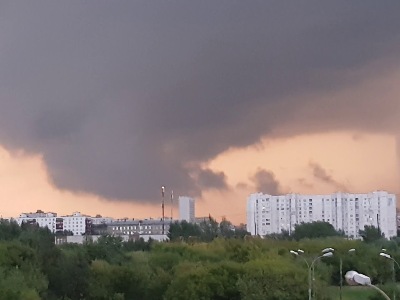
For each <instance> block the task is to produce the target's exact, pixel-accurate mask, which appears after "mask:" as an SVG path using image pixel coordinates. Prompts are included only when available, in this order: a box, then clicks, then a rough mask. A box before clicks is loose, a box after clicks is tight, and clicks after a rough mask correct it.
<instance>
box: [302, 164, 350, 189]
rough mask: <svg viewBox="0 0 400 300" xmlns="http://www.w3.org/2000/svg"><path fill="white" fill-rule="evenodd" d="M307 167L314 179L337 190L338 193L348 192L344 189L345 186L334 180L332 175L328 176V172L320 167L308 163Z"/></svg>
mask: <svg viewBox="0 0 400 300" xmlns="http://www.w3.org/2000/svg"><path fill="white" fill-rule="evenodd" d="M309 166H310V168H311V170H312V173H313V175H314V177H315V178H317V179H319V180H321V181H323V182H325V183H326V184H329V185H331V186H333V187H335V188H337V189H338V191H340V192H348V188H347V187H346V185H344V184H343V183H340V182H338V181H337V180H335V179H334V178H333V177H332V175H330V174H329V173H328V171H327V170H326V169H324V168H323V167H322V166H321V165H319V164H317V163H314V162H310V164H309Z"/></svg>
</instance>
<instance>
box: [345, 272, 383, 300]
mask: <svg viewBox="0 0 400 300" xmlns="http://www.w3.org/2000/svg"><path fill="white" fill-rule="evenodd" d="M344 277H345V279H346V281H347V283H348V284H349V285H364V286H368V287H371V288H373V289H375V290H377V291H378V292H379V293H381V295H382V296H383V297H385V299H386V300H390V298H389V296H388V295H386V293H385V292H384V291H382V290H381V289H380V288H378V287H377V286H375V285H373V284H372V283H371V278H369V277H368V276H366V275H364V274H360V273H358V272H356V271H348V272H347V273H346V275H344Z"/></svg>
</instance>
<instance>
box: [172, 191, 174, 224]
mask: <svg viewBox="0 0 400 300" xmlns="http://www.w3.org/2000/svg"><path fill="white" fill-rule="evenodd" d="M173 207H174V191H173V190H172V191H171V223H172V222H173Z"/></svg>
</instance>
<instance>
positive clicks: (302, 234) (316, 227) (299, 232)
mask: <svg viewBox="0 0 400 300" xmlns="http://www.w3.org/2000/svg"><path fill="white" fill-rule="evenodd" d="M340 235H343V234H342V233H341V232H338V231H336V230H335V228H334V227H333V226H332V224H330V223H328V222H320V221H316V222H312V223H302V224H299V225H296V226H295V230H294V232H293V235H292V237H293V238H294V239H295V240H301V239H305V238H308V239H315V238H324V237H330V236H340Z"/></svg>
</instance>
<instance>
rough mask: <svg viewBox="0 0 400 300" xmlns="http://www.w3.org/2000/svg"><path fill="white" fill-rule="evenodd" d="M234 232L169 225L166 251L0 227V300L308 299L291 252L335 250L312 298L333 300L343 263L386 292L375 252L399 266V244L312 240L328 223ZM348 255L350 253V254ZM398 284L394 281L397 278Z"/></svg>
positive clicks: (300, 265)
mask: <svg viewBox="0 0 400 300" xmlns="http://www.w3.org/2000/svg"><path fill="white" fill-rule="evenodd" d="M231 225H232V224H230V222H229V221H227V220H223V221H222V222H221V223H218V222H216V221H215V220H212V219H211V220H207V221H206V222H204V224H199V225H195V224H188V223H185V222H181V223H179V222H178V223H174V224H172V226H171V231H170V232H169V236H170V239H171V240H170V241H169V242H163V243H161V242H156V241H152V240H149V241H148V242H145V241H144V240H143V239H139V240H137V241H129V242H123V241H122V240H121V239H120V238H118V237H113V236H107V235H105V236H103V237H101V238H100V239H99V240H98V241H97V242H96V243H92V242H88V243H86V244H83V245H75V244H65V245H61V246H56V245H55V244H54V235H53V234H52V233H51V232H50V231H49V230H48V229H44V228H39V227H37V226H34V225H22V226H21V227H20V226H18V224H16V223H14V222H9V221H5V220H2V221H0V299H10V300H13V299H24V300H36V299H48V300H61V299H63V300H68V299H71V300H72V299H73V300H76V299H86V300H97V299H98V300H123V299H125V300H128V299H129V300H135V299H151V300H157V299H160V300H161V299H163V300H172V299H174V300H175V299H176V300H180V299H182V300H183V299H185V300H186V299H191V300H196V299H199V300H200V299H216V300H224V299H226V300H228V299H229V300H235V299H237V300H239V299H244V300H258V299H260V300H261V299H263V300H264V299H267V300H268V299H271V300H272V299H282V300H285V299H287V300H289V299H291V300H297V299H298V300H300V299H306V298H307V282H308V281H307V280H308V270H307V268H306V267H305V264H304V262H303V260H301V259H298V258H296V257H293V256H292V255H291V254H290V250H296V249H299V248H300V249H303V250H304V252H305V253H304V258H305V259H306V260H311V259H313V258H315V257H316V256H317V255H319V253H320V251H321V250H322V249H323V248H326V247H333V248H335V255H334V256H333V257H331V258H326V259H323V260H322V261H321V262H320V263H319V264H318V265H317V267H316V270H315V296H316V297H315V299H330V295H329V292H328V289H327V287H328V286H332V285H338V284H339V279H340V278H339V259H340V257H341V258H342V261H343V271H344V272H346V271H347V270H351V269H355V270H357V271H359V272H361V273H364V274H367V275H368V276H370V277H371V278H372V280H373V282H374V283H377V284H383V285H384V284H389V283H390V282H391V274H392V273H391V268H390V262H388V261H387V260H385V259H384V258H382V257H379V251H380V250H381V248H386V250H387V251H388V253H390V254H391V255H392V256H393V258H395V259H396V260H398V259H400V250H399V245H400V241H399V240H397V239H394V240H391V241H388V240H385V239H382V238H381V236H380V237H378V238H377V239H372V240H368V242H367V241H366V240H365V241H355V240H347V239H346V238H344V237H343V236H341V235H340V234H335V235H330V236H329V235H328V236H325V235H324V234H322V236H321V233H319V234H315V232H314V231H316V232H320V231H321V228H319V229H318V228H316V227H321V225H323V226H325V227H326V224H313V226H311V229H310V226H306V227H307V228H306V229H307V230H305V228H303V227H301V225H299V226H300V227H296V230H297V232H298V233H299V232H308V233H307V235H308V234H313V235H314V237H311V238H310V236H308V237H306V238H304V237H301V236H299V235H298V236H297V237H296V238H293V237H291V238H290V239H288V238H285V237H284V236H281V237H278V238H277V237H273V236H267V237H265V238H260V237H251V236H249V235H248V234H246V232H245V231H243V229H240V228H239V229H235V228H233V227H232V226H231ZM313 227H314V228H313ZM325 227H324V228H325ZM317 229H318V230H317ZM295 232H296V231H295ZM367 235H368V234H367ZM369 235H370V234H369ZM350 248H354V249H356V251H355V253H354V254H352V255H349V254H348V253H347V250H348V249H350ZM396 276H397V280H400V272H396ZM399 294H400V292H399Z"/></svg>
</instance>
